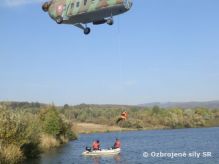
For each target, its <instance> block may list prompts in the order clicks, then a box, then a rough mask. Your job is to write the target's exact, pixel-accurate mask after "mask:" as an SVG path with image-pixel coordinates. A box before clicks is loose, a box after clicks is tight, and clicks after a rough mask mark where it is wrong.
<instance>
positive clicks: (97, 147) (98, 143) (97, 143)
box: [92, 140, 100, 150]
mask: <svg viewBox="0 0 219 164" xmlns="http://www.w3.org/2000/svg"><path fill="white" fill-rule="evenodd" d="M92 148H93V150H100V141H99V140H96V141H95V142H93V145H92Z"/></svg>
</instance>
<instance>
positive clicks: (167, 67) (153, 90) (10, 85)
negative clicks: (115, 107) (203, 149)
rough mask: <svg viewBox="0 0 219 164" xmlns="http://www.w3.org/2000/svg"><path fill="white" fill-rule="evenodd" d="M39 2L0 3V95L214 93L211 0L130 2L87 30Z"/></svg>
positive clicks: (72, 97) (216, 66) (64, 99)
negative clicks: (59, 20) (53, 15)
mask: <svg viewBox="0 0 219 164" xmlns="http://www.w3.org/2000/svg"><path fill="white" fill-rule="evenodd" d="M41 4H42V1H41V0H32V1H31V0H3V1H2V0H1V1H0V18H1V27H0V29H1V30H0V38H1V44H0V101H5V100H7V101H39V102H44V103H52V102H54V103H55V104H58V105H62V104H65V103H68V104H79V103H98V104H141V103H146V102H154V101H162V102H166V101H196V100H198V101H208V100H217V99H219V21H218V18H219V10H218V7H219V1H218V0H210V1H207V0H177V1H176V0H165V1H164V0H156V1H155V0H135V1H134V5H133V8H132V10H131V11H130V12H128V13H126V14H123V15H121V16H119V17H115V18H114V19H115V25H114V26H108V25H101V26H93V25H90V27H91V29H92V32H91V34H90V35H89V36H84V34H83V33H82V31H81V30H80V29H77V28H75V27H73V26H71V25H57V24H56V23H55V22H54V21H53V20H51V19H50V18H49V16H48V14H47V13H44V12H43V11H42V10H41Z"/></svg>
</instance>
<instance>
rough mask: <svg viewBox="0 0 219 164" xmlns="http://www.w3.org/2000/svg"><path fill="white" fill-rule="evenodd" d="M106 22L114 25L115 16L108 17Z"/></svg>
mask: <svg viewBox="0 0 219 164" xmlns="http://www.w3.org/2000/svg"><path fill="white" fill-rule="evenodd" d="M106 23H107V24H108V25H110V26H112V25H113V23H114V21H113V18H109V19H107V21H106Z"/></svg>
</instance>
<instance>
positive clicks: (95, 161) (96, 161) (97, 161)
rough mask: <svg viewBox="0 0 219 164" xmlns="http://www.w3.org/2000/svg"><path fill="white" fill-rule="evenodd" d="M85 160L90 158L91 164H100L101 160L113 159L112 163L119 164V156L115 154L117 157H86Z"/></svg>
mask: <svg viewBox="0 0 219 164" xmlns="http://www.w3.org/2000/svg"><path fill="white" fill-rule="evenodd" d="M85 158H90V159H92V161H93V164H100V163H101V158H102V159H103V158H109V159H114V163H116V164H119V162H120V160H121V155H120V154H117V155H113V156H105V157H101V156H94V157H92V156H88V157H85Z"/></svg>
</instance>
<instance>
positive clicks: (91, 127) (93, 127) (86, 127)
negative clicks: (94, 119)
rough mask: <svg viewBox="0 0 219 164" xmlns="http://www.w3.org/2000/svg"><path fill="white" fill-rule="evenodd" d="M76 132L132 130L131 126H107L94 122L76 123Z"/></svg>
mask: <svg viewBox="0 0 219 164" xmlns="http://www.w3.org/2000/svg"><path fill="white" fill-rule="evenodd" d="M76 126H77V127H76V128H77V131H78V133H87V134H88V133H105V132H116V131H128V130H134V129H131V128H121V127H119V126H108V125H100V124H94V123H76Z"/></svg>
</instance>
